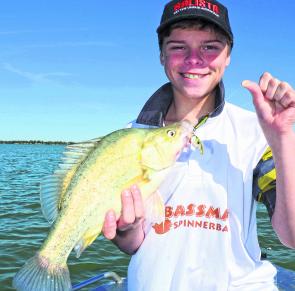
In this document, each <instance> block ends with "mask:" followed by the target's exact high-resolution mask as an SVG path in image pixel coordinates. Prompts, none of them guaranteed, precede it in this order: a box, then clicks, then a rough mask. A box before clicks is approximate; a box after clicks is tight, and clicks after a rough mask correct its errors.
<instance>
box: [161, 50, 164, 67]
mask: <svg viewBox="0 0 295 291" xmlns="http://www.w3.org/2000/svg"><path fill="white" fill-rule="evenodd" d="M160 63H161V65H163V66H164V63H165V59H164V55H163V52H160Z"/></svg>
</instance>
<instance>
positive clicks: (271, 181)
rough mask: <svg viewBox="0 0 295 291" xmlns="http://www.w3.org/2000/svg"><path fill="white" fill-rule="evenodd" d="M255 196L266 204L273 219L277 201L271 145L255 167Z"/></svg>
mask: <svg viewBox="0 0 295 291" xmlns="http://www.w3.org/2000/svg"><path fill="white" fill-rule="evenodd" d="M253 197H254V199H255V200H256V201H258V202H262V203H263V204H264V205H265V206H266V209H267V212H268V214H269V217H270V219H271V218H272V215H273V213H274V209H275V203H276V169H275V165H274V160H273V156H272V152H271V149H270V147H268V148H267V149H266V151H265V152H264V154H263V156H262V158H261V160H260V161H259V163H258V164H257V166H256V168H255V169H254V172H253Z"/></svg>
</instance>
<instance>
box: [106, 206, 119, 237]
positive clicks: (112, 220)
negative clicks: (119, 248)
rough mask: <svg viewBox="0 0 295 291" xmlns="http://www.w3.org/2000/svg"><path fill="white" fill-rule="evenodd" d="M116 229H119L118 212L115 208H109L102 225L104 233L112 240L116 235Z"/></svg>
mask: <svg viewBox="0 0 295 291" xmlns="http://www.w3.org/2000/svg"><path fill="white" fill-rule="evenodd" d="M116 231H117V219H116V214H115V212H114V211H113V210H109V211H108V212H107V213H106V215H105V220H104V224H103V227H102V233H103V235H104V236H105V237H106V238H107V239H109V240H112V239H114V238H115V236H116Z"/></svg>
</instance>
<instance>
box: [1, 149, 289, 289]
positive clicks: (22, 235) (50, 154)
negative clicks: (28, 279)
mask: <svg viewBox="0 0 295 291" xmlns="http://www.w3.org/2000/svg"><path fill="white" fill-rule="evenodd" d="M63 151H64V146H62V145H19V144H0V290H1V291H2V290H3V291H4V290H5V291H6V290H13V289H12V287H11V282H12V278H13V276H14V274H15V273H16V272H17V270H18V269H19V268H20V267H21V266H22V265H23V264H24V263H25V261H26V260H27V259H29V258H30V257H32V256H33V254H34V253H35V252H36V251H37V250H38V249H39V248H40V246H41V244H42V241H43V240H44V238H45V237H46V236H47V234H48V230H49V225H48V223H47V222H46V220H45V219H44V218H43V215H42V212H41V209H40V204H39V187H40V181H41V180H42V179H43V177H45V176H48V175H50V174H51V173H52V172H53V171H54V169H55V168H56V167H57V165H58V164H59V163H60V158H61V156H62V153H63ZM257 216H258V230H259V240H260V244H261V247H262V250H263V252H267V255H268V259H269V260H270V261H272V262H273V263H276V264H278V265H280V266H283V267H285V268H288V269H291V270H295V251H294V250H290V249H288V248H286V247H284V246H283V245H282V244H281V243H280V242H279V241H278V239H277V238H276V235H275V234H274V232H273V231H272V228H271V226H270V223H269V218H268V215H267V213H266V211H265V209H264V206H259V207H258V210H257ZM128 262H129V257H128V256H127V255H125V254H123V253H122V252H120V251H118V250H117V248H116V247H115V246H113V245H112V243H110V242H109V241H107V240H105V239H104V238H103V237H102V236H100V237H98V238H97V239H96V241H95V242H94V243H93V244H92V245H91V246H90V247H89V248H88V249H86V250H85V252H84V253H83V254H82V255H81V257H80V258H79V259H76V258H75V256H74V253H72V254H71V256H70V258H69V260H68V265H69V269H70V272H71V279H72V283H73V284H76V283H78V282H81V281H83V280H85V279H88V278H90V277H92V276H94V275H96V274H99V273H102V272H105V271H114V272H116V273H118V274H119V275H120V276H126V271H127V265H128Z"/></svg>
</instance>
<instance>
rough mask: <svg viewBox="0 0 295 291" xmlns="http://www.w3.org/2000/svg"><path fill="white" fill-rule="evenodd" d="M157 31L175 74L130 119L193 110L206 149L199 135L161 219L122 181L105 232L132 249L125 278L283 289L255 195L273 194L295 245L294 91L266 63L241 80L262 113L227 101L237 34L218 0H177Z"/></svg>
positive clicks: (167, 186) (165, 190) (162, 118)
mask: <svg viewBox="0 0 295 291" xmlns="http://www.w3.org/2000/svg"><path fill="white" fill-rule="evenodd" d="M157 32H158V37H159V45H160V61H161V64H162V65H163V66H164V69H165V73H166V75H167V77H168V79H169V81H170V82H169V83H168V84H165V85H164V86H162V87H161V88H160V89H159V90H158V91H157V92H155V93H154V95H153V96H152V97H151V98H150V99H149V100H148V102H147V103H146V105H145V106H144V108H143V109H142V111H141V112H140V114H139V116H138V118H137V120H136V122H133V123H132V126H141V127H142V126H165V125H167V124H169V123H172V122H176V121H180V120H183V119H187V120H189V121H190V122H192V124H195V134H196V135H197V136H198V137H199V138H200V139H201V141H202V142H203V144H204V154H203V155H200V153H199V151H198V150H196V148H195V147H194V146H193V144H192V145H191V147H190V149H189V150H188V151H187V152H184V153H183V154H182V155H181V156H180V158H179V160H178V162H177V167H175V168H174V169H173V170H172V174H171V175H170V176H169V177H168V178H167V180H166V181H165V182H164V183H163V185H162V186H161V187H160V189H159V192H160V193H161V195H162V197H163V199H164V201H165V205H166V213H165V216H166V217H165V222H163V223H162V224H148V223H147V222H145V221H144V207H143V202H142V199H141V196H140V191H139V189H138V188H137V186H136V185H134V186H132V187H131V188H130V189H127V190H125V191H123V193H122V213H121V216H120V218H119V219H118V220H117V219H116V216H115V213H114V212H113V211H112V210H110V211H109V212H108V213H107V214H106V218H105V224H104V228H103V232H104V235H105V237H106V238H108V239H111V240H113V242H114V243H115V244H116V245H117V246H118V247H119V248H120V249H121V250H123V251H125V252H126V253H129V254H134V256H133V257H132V259H131V262H130V265H129V269H128V288H129V290H136V291H139V290H155V291H158V290H161V291H163V290H167V291H168V290H206V291H207V290H277V288H276V287H275V284H274V282H273V281H274V276H275V273H276V271H275V268H274V267H273V266H272V265H271V264H270V263H269V262H267V261H261V260H260V249H259V244H258V239H257V233H256V204H255V202H254V201H255V200H259V201H263V202H264V203H265V204H266V206H267V209H268V212H269V215H270V218H271V222H272V225H273V228H274V230H275V231H276V233H277V235H278V237H279V238H280V240H281V242H282V243H283V244H285V245H286V246H289V247H291V248H295V209H294V207H292V205H295V176H294V173H295V155H294V154H293V152H294V148H295V133H294V131H293V128H292V127H293V124H294V122H295V91H294V89H293V88H292V87H291V86H290V85H289V84H288V83H286V82H281V81H280V80H278V79H276V78H274V77H273V76H272V75H271V74H269V73H264V74H263V75H262V76H261V78H260V80H259V83H255V82H251V81H244V82H243V86H244V87H245V88H246V89H248V90H249V91H250V93H251V94H252V96H253V102H254V106H255V110H256V114H255V113H252V112H248V111H246V110H243V109H241V108H239V107H237V106H234V105H232V104H229V103H228V102H225V101H224V95H225V92H224V88H223V84H222V76H223V73H224V70H225V69H226V67H227V66H228V65H229V63H230V52H231V48H232V46H233V34H232V31H231V28H230V23H229V19H228V13H227V9H226V7H224V6H223V5H222V4H221V3H219V2H217V1H215V0H208V1H206V0H202V1H197V0H195V1H180V0H173V1H170V2H169V3H168V4H167V5H166V6H165V9H164V12H163V15H162V19H161V23H160V26H159V28H158V29H157ZM274 166H275V170H274ZM144 222H145V223H144Z"/></svg>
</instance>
